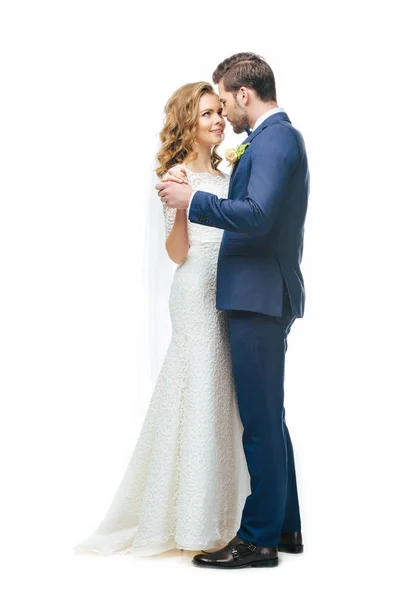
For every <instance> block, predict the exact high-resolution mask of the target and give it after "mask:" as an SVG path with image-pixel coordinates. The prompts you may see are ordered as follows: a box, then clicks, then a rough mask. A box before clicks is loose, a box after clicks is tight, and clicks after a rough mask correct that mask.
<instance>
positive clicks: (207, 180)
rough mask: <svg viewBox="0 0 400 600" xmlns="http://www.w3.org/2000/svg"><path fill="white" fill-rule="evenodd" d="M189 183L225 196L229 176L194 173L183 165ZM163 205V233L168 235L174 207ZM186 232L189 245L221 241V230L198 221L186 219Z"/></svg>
mask: <svg viewBox="0 0 400 600" xmlns="http://www.w3.org/2000/svg"><path fill="white" fill-rule="evenodd" d="M184 169H185V171H186V173H187V178H188V181H189V185H190V186H191V187H192V188H193V190H201V191H203V192H211V193H212V194H216V195H217V196H218V197H219V198H227V196H228V188H229V176H228V175H224V176H222V175H213V174H211V173H194V172H193V171H191V170H190V169H188V167H184ZM163 207H164V219H165V235H166V237H168V235H169V233H170V231H171V229H172V227H173V224H174V221H175V214H176V209H175V208H169V207H168V206H165V204H164V205H163ZM188 233H189V245H190V246H194V245H197V244H204V243H208V242H219V243H220V242H221V239H222V235H223V233H224V232H223V230H222V229H217V228H216V227H206V226H204V225H200V224H198V223H191V222H190V221H188Z"/></svg>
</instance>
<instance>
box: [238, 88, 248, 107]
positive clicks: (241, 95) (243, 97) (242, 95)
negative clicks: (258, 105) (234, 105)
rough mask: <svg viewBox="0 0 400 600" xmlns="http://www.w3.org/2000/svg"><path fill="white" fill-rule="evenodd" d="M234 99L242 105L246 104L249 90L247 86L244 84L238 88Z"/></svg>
mask: <svg viewBox="0 0 400 600" xmlns="http://www.w3.org/2000/svg"><path fill="white" fill-rule="evenodd" d="M236 99H237V101H238V102H240V104H241V105H242V106H248V104H249V101H250V91H249V88H247V87H245V86H244V85H243V86H242V87H241V88H240V89H239V90H238V92H237V95H236Z"/></svg>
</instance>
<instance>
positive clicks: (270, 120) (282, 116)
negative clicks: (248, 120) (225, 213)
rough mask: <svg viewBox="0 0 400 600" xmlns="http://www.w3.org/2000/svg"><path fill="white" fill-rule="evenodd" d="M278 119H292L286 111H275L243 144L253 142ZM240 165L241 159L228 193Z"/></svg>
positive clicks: (234, 170)
mask: <svg viewBox="0 0 400 600" xmlns="http://www.w3.org/2000/svg"><path fill="white" fill-rule="evenodd" d="M278 121H287V122H288V123H291V120H290V119H289V117H288V115H287V114H286V113H285V112H279V113H275V114H274V115H271V116H270V117H267V118H266V119H265V121H263V122H262V123H261V125H259V126H258V127H257V129H255V130H254V131H252V132H251V133H250V135H248V136H247V138H246V139H245V140H244V141H243V142H242V144H251V142H252V141H253V140H254V138H256V137H257V136H258V135H260V133H261V132H262V131H264V129H266V128H267V127H269V125H273V124H274V123H277V122H278ZM242 144H240V145H242ZM239 166H240V160H239V161H238V162H237V163H235V164H234V166H233V169H232V173H231V177H230V181H229V194H228V195H230V192H231V189H232V183H233V178H234V176H235V173H236V171H237V170H238V169H239Z"/></svg>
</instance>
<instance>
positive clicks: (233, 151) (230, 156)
mask: <svg viewBox="0 0 400 600" xmlns="http://www.w3.org/2000/svg"><path fill="white" fill-rule="evenodd" d="M247 146H250V142H249V143H248V144H240V145H239V146H237V147H236V148H228V150H226V151H225V158H226V160H227V161H228V163H229V166H231V165H234V164H235V163H237V162H238V161H239V160H240V158H241V156H242V155H243V153H244V151H245V150H246V148H247Z"/></svg>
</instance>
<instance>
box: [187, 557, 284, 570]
mask: <svg viewBox="0 0 400 600" xmlns="http://www.w3.org/2000/svg"><path fill="white" fill-rule="evenodd" d="M278 562H279V561H278V559H277V558H271V559H270V560H258V561H257V562H253V563H247V564H244V565H237V566H236V565H234V566H232V567H226V566H223V565H212V564H206V563H199V562H197V561H194V560H192V564H193V565H195V566H196V567H201V568H203V567H205V568H206V569H210V568H211V569H244V568H245V567H258V568H259V567H277V566H278Z"/></svg>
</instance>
